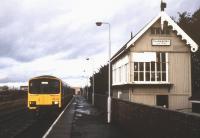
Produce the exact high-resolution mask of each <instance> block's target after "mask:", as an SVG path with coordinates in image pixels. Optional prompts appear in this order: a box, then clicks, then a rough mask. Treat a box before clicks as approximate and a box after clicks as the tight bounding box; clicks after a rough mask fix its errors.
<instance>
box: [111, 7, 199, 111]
mask: <svg viewBox="0 0 200 138" xmlns="http://www.w3.org/2000/svg"><path fill="white" fill-rule="evenodd" d="M197 50H198V45H197V44H196V43H195V42H194V41H193V40H192V39H191V38H190V37H189V36H188V35H187V34H186V33H185V32H184V31H183V30H182V29H181V28H180V27H179V26H178V25H177V24H176V23H175V22H174V21H173V20H172V19H171V18H170V17H169V16H168V15H167V14H166V13H165V12H164V11H161V12H160V14H159V15H158V16H157V17H155V18H154V19H153V20H152V21H151V22H150V23H148V24H147V26H145V27H144V28H143V29H142V30H141V31H140V32H139V33H137V34H136V35H135V36H134V37H133V38H131V39H130V40H129V41H128V42H127V43H126V44H125V45H124V46H123V47H122V48H121V49H120V50H119V51H118V52H117V53H116V54H115V55H114V56H113V57H112V59H111V62H112V94H113V97H115V98H120V99H124V100H128V101H132V102H136V103H143V104H147V105H158V106H164V107H167V108H169V109H180V110H182V109H188V108H191V103H190V102H189V97H191V52H195V51H197Z"/></svg>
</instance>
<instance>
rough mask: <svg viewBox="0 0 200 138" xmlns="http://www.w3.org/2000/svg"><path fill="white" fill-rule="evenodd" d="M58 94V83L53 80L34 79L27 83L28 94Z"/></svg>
mask: <svg viewBox="0 0 200 138" xmlns="http://www.w3.org/2000/svg"><path fill="white" fill-rule="evenodd" d="M59 92H60V81H59V80H55V79H34V80H31V81H30V82H29V93H32V94H57V93H59Z"/></svg>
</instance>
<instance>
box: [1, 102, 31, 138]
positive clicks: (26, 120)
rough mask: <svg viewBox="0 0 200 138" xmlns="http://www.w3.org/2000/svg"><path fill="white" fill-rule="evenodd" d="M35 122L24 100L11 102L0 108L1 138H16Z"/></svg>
mask: <svg viewBox="0 0 200 138" xmlns="http://www.w3.org/2000/svg"><path fill="white" fill-rule="evenodd" d="M34 121H35V120H34V119H33V118H32V117H31V114H29V113H28V111H27V109H26V105H25V102H24V99H20V100H17V101H10V102H7V103H6V104H1V106H0V137H2V138H10V137H14V136H15V135H17V134H18V133H20V132H21V131H23V130H24V129H26V128H27V127H28V126H30V125H31V124H32V123H33V122H34Z"/></svg>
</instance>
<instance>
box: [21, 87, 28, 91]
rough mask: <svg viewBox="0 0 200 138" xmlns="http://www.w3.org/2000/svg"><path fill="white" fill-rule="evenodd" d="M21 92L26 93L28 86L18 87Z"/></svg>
mask: <svg viewBox="0 0 200 138" xmlns="http://www.w3.org/2000/svg"><path fill="white" fill-rule="evenodd" d="M20 90H21V91H28V86H20Z"/></svg>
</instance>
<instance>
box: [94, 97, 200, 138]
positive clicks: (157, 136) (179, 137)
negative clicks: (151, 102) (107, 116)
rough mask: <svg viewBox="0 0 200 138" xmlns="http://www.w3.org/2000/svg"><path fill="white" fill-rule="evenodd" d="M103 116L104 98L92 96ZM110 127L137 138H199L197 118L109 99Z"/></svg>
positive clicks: (199, 119)
mask: <svg viewBox="0 0 200 138" xmlns="http://www.w3.org/2000/svg"><path fill="white" fill-rule="evenodd" d="M95 105H96V106H97V107H99V108H101V109H102V110H104V111H105V112H106V107H107V96H103V95H95ZM111 121H112V123H114V124H118V125H119V126H120V127H122V128H123V129H125V130H127V132H129V133H130V134H131V135H132V136H133V137H137V138H161V137H162V138H200V115H194V114H189V113H181V112H177V111H173V110H168V109H164V108H160V107H154V106H148V105H143V104H137V103H133V102H128V101H123V100H119V99H112V119H111Z"/></svg>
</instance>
